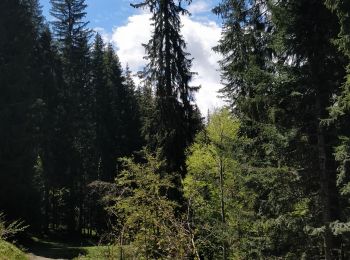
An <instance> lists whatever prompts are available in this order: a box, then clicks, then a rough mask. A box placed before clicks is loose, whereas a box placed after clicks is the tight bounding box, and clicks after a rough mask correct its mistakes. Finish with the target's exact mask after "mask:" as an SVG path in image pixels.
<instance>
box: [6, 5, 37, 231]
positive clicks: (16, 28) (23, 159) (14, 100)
mask: <svg viewBox="0 0 350 260" xmlns="http://www.w3.org/2000/svg"><path fill="white" fill-rule="evenodd" d="M37 11H38V12H39V10H37ZM33 20H34V17H33V15H32V12H31V10H30V9H29V6H28V5H27V4H26V3H25V1H19V0H5V1H1V2H0V33H1V37H0V71H1V72H0V91H1V95H0V147H1V148H0V172H1V184H0V208H1V209H2V210H4V211H5V214H6V215H7V216H8V218H16V219H18V218H22V219H24V220H26V221H27V222H28V223H32V228H35V227H37V226H38V225H40V218H39V214H40V211H39V208H38V206H39V205H38V203H37V202H38V201H39V197H37V196H38V194H37V193H36V191H35V189H34V183H33V176H34V171H33V167H34V163H35V159H36V158H35V157H36V156H35V151H36V143H35V139H34V137H35V128H34V127H33V125H32V117H33V116H34V115H33V107H34V106H35V104H36V101H37V97H38V93H39V91H40V89H39V87H38V82H37V81H36V79H37V78H38V76H37V74H38V71H37V70H36V67H37V59H36V55H37V50H38V41H37V39H38V37H39V33H38V30H37V29H36V27H35V25H34V23H33ZM36 214H37V215H36ZM36 219H37V220H36Z"/></svg>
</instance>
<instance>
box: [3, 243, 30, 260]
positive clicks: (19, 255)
mask: <svg viewBox="0 0 350 260" xmlns="http://www.w3.org/2000/svg"><path fill="white" fill-rule="evenodd" d="M27 259H28V258H27V257H26V255H25V253H23V252H22V251H21V250H20V249H18V248H17V247H16V246H14V245H12V244H10V243H8V242H6V241H3V240H0V260H27Z"/></svg>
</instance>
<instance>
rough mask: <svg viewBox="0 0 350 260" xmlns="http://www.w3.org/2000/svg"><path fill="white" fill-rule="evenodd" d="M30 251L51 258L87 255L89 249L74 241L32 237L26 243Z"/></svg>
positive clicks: (70, 257)
mask: <svg viewBox="0 0 350 260" xmlns="http://www.w3.org/2000/svg"><path fill="white" fill-rule="evenodd" d="M24 246H25V247H26V248H27V251H28V253H30V254H32V255H35V256H39V257H43V258H49V259H73V258H75V257H78V256H81V255H85V254H86V253H87V251H86V250H85V249H83V248H80V247H79V246H77V245H74V243H67V242H61V241H53V240H50V239H41V238H40V239H39V238H37V237H32V238H31V241H29V242H28V243H26V244H25V245H24Z"/></svg>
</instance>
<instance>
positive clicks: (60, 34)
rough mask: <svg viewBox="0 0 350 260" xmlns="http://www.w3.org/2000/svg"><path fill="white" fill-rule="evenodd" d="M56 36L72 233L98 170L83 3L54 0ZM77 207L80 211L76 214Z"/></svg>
mask: <svg viewBox="0 0 350 260" xmlns="http://www.w3.org/2000/svg"><path fill="white" fill-rule="evenodd" d="M51 4H52V8H51V15H52V16H53V17H55V20H54V21H53V22H52V25H53V30H54V35H55V37H56V39H57V41H58V42H59V51H60V53H61V57H62V68H63V88H62V93H61V96H62V102H61V108H60V109H61V115H60V118H59V122H60V134H61V142H62V144H61V146H62V150H64V151H65V153H64V154H62V155H61V158H57V160H60V163H61V164H62V165H64V166H65V168H63V169H62V174H63V175H64V176H65V179H66V180H67V182H66V187H67V188H68V190H69V198H68V199H67V201H66V203H67V207H66V208H67V212H66V219H67V223H68V228H69V229H70V230H72V231H73V230H78V229H81V225H82V221H83V219H82V218H83V211H84V209H83V208H84V205H83V200H84V190H85V188H86V183H88V182H89V180H90V179H91V175H93V174H94V171H95V169H96V160H95V158H94V157H95V154H94V150H93V148H94V139H95V136H94V123H93V117H92V110H93V108H92V105H93V103H94V100H93V93H92V86H91V84H90V53H89V44H88V40H89V37H90V30H89V29H87V24H88V22H85V21H84V18H85V16H86V12H85V9H86V7H87V5H86V4H85V1H84V0H68V1H66V0H51ZM76 208H78V209H79V212H76V210H75V209H76Z"/></svg>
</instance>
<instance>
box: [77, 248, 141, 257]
mask: <svg viewBox="0 0 350 260" xmlns="http://www.w3.org/2000/svg"><path fill="white" fill-rule="evenodd" d="M82 249H84V251H85V254H84V255H81V256H79V257H77V258H75V260H112V259H113V260H115V259H121V258H120V257H121V253H123V258H122V259H130V260H132V259H137V258H135V256H133V255H132V253H131V251H132V250H130V249H128V248H127V247H125V248H124V249H123V251H122V252H121V251H120V247H118V246H91V247H82Z"/></svg>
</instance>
